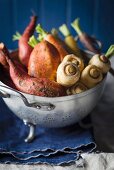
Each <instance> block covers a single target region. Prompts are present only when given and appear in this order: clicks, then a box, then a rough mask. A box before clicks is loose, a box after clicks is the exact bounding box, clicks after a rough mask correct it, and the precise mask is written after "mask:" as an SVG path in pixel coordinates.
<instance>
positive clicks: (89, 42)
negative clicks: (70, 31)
mask: <svg viewBox="0 0 114 170" xmlns="http://www.w3.org/2000/svg"><path fill="white" fill-rule="evenodd" d="M71 26H72V27H73V28H74V30H75V31H76V32H77V34H78V37H79V40H80V42H81V43H82V44H83V45H84V47H86V48H87V49H88V50H89V51H92V52H94V53H97V54H99V53H100V52H101V51H100V49H99V47H98V45H97V44H96V41H95V39H94V38H93V37H91V36H89V35H88V34H87V33H85V32H83V31H82V30H81V28H80V24H79V18H77V19H75V20H74V21H73V22H72V23H71Z"/></svg>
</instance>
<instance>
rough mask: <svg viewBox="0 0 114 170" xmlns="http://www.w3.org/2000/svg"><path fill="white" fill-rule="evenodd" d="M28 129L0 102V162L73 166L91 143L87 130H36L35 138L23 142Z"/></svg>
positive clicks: (93, 146)
mask: <svg viewBox="0 0 114 170" xmlns="http://www.w3.org/2000/svg"><path fill="white" fill-rule="evenodd" d="M28 130H29V129H28V128H27V127H26V126H25V125H24V124H23V121H22V120H20V119H19V118H17V116H15V115H14V114H13V113H12V112H11V111H10V110H9V109H8V108H7V106H6V105H5V104H4V102H3V100H2V99H0V163H17V164H37V163H47V164H51V165H61V164H67V163H73V162H75V161H76V160H77V159H79V158H80V153H82V152H91V151H92V150H93V149H94V148H95V143H94V140H93V137H92V133H91V130H90V129H88V130H87V129H86V130H85V129H83V128H81V127H80V126H79V125H78V124H75V125H73V126H69V127H65V128H43V127H39V126H37V127H36V138H35V139H34V140H33V141H32V142H31V143H25V142H24V139H25V138H26V136H27V134H28Z"/></svg>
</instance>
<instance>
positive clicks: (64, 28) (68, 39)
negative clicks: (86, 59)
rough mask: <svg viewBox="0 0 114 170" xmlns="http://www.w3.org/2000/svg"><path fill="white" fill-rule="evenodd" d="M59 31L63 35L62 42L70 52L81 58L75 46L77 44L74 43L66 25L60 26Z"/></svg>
mask: <svg viewBox="0 0 114 170" xmlns="http://www.w3.org/2000/svg"><path fill="white" fill-rule="evenodd" d="M59 31H60V32H61V33H62V34H63V35H64V37H65V40H64V41H65V43H66V45H67V46H68V47H69V48H70V49H71V50H72V53H73V54H75V55H76V56H78V57H79V58H83V56H82V54H81V51H80V49H79V47H78V45H77V42H76V41H75V39H74V37H73V36H72V35H71V33H70V31H69V29H68V27H67V26H66V24H63V25H62V26H60V27H59Z"/></svg>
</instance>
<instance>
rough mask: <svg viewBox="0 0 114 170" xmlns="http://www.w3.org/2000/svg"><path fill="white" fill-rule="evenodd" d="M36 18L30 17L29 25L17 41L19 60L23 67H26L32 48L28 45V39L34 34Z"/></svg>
mask: <svg viewBox="0 0 114 170" xmlns="http://www.w3.org/2000/svg"><path fill="white" fill-rule="evenodd" d="M36 20H37V17H36V16H32V17H31V21H30V23H29V25H28V26H27V27H26V29H25V31H24V32H23V34H22V36H21V37H20V39H19V42H18V46H19V59H20V61H21V63H22V64H23V65H25V66H26V67H27V66H28V61H29V57H30V54H31V52H32V50H33V48H32V47H31V46H30V45H29V44H28V41H29V38H30V37H31V36H32V34H33V33H34V29H35V26H36Z"/></svg>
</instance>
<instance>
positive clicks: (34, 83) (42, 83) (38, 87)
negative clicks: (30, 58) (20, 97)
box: [0, 43, 66, 97]
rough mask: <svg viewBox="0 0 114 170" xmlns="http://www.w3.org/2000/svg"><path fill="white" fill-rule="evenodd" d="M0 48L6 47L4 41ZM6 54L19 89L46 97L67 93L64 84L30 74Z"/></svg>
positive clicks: (13, 79)
mask: <svg viewBox="0 0 114 170" xmlns="http://www.w3.org/2000/svg"><path fill="white" fill-rule="evenodd" d="M0 49H4V44H3V43H0ZM4 54H5V57H6V60H7V62H8V64H9V68H10V77H11V79H12V81H13V83H14V84H15V86H16V88H17V89H18V90H20V91H22V92H24V93H28V94H32V95H37V96H45V97H58V96H64V95H65V94H66V93H65V89H64V88H63V86H61V85H59V84H58V83H56V82H54V81H50V80H49V79H47V78H39V79H37V78H33V77H31V76H29V75H28V74H27V73H26V71H25V70H24V69H23V68H21V69H19V67H16V65H15V63H14V62H13V61H12V59H11V58H10V56H9V55H8V54H7V53H4Z"/></svg>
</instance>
